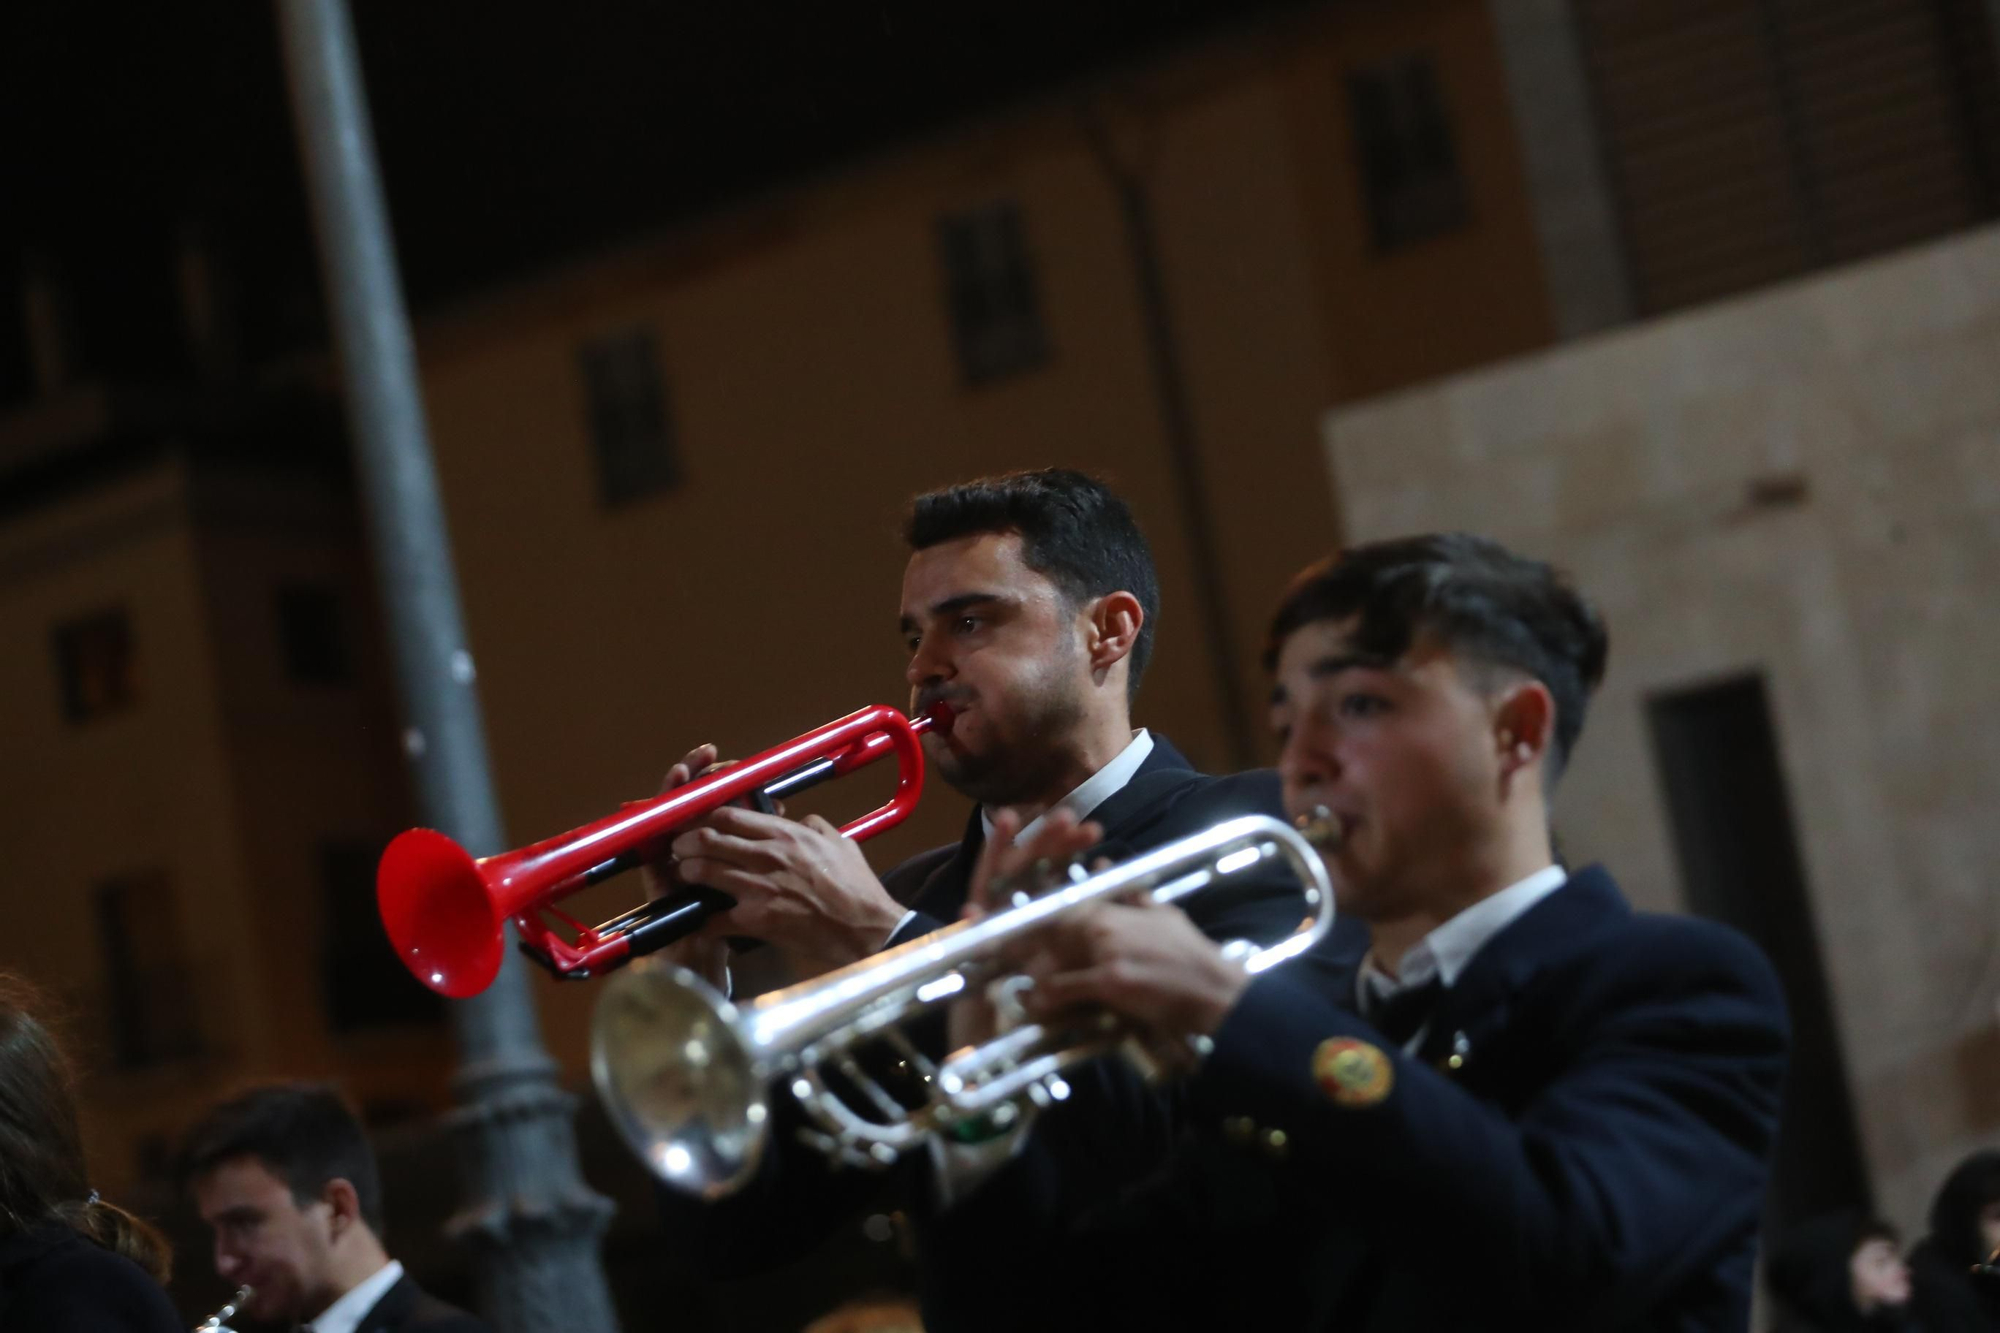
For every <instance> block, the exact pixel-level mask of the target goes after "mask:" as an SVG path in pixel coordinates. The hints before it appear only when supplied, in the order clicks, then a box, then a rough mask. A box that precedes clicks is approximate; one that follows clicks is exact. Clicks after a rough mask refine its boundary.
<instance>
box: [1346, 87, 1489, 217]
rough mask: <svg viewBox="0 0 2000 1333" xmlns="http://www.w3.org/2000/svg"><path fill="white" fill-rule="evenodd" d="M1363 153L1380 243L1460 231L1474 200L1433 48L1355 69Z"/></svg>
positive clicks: (1352, 104) (1351, 103) (1353, 102)
mask: <svg viewBox="0 0 2000 1333" xmlns="http://www.w3.org/2000/svg"><path fill="white" fill-rule="evenodd" d="M1347 100H1348V110H1349V112H1350V114H1351V116H1352V118H1353V124H1354V145H1355V153H1356V156H1357V157H1358V159H1359V160H1360V163H1361V184H1362V189H1363V193H1364V194H1365V195H1366V197H1367V203H1368V222H1369V228H1370V230H1371V232H1372V233H1373V235H1374V238H1375V248H1376V249H1378V250H1384V251H1387V250H1395V249H1398V248H1400V247H1402V246H1405V245H1412V244H1415V243H1416V242H1418V241H1423V240H1428V239H1430V238H1431V237H1433V236H1442V235H1444V234H1445V233H1447V232H1451V231H1456V230H1457V229H1458V228H1460V227H1462V226H1464V225H1465V224H1466V222H1467V221H1468V220H1469V219H1470V217H1471V213H1472V209H1471V201H1470V199H1469V197H1468V195H1467V192H1466V188H1465V178H1464V177H1463V176H1462V175H1461V174H1460V173H1459V167H1458V148H1457V146H1456V144H1455V143H1454V142H1453V139H1452V130H1451V120H1450V117H1449V116H1447V115H1446V113H1445V106H1444V97H1443V95H1442V94H1441V92H1440V91H1439V88H1438V79H1437V68H1436V66H1435V64H1434V63H1433V62H1432V61H1431V58H1430V57H1429V56H1424V55H1408V56H1402V57H1399V58H1398V59H1395V60H1390V61H1386V62H1384V63H1382V64H1380V65H1376V66H1374V67H1372V68H1369V69H1360V70H1354V71H1351V72H1350V73H1349V74H1348V76H1347Z"/></svg>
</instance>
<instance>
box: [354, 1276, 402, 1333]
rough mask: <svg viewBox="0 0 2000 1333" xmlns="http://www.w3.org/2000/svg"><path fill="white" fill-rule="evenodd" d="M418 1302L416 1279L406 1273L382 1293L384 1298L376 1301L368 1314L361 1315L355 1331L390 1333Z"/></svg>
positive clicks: (361, 1332) (359, 1332) (362, 1332)
mask: <svg viewBox="0 0 2000 1333" xmlns="http://www.w3.org/2000/svg"><path fill="white" fill-rule="evenodd" d="M416 1303H417V1283H416V1279H415V1278H413V1277H411V1276H410V1275H409V1274H408V1273H405V1274H404V1275H403V1276H401V1277H399V1278H397V1279H396V1285H395V1286H393V1287H391V1288H389V1290H387V1291H385V1292H383V1293H382V1299H381V1300H379V1301H377V1302H375V1304H374V1306H373V1307H372V1308H371V1309H370V1310H369V1311H368V1313H367V1314H365V1315H362V1316H361V1322H359V1323H358V1324H356V1325H355V1326H354V1333H389V1331H390V1330H392V1329H394V1328H395V1327H396V1326H397V1325H398V1324H400V1323H401V1322H402V1321H403V1319H404V1318H405V1317H406V1316H407V1315H408V1314H409V1313H410V1307H411V1306H413V1305H415V1304H416Z"/></svg>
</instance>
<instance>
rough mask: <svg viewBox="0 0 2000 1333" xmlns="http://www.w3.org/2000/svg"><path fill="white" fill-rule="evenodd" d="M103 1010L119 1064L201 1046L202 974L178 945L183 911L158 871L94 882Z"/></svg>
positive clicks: (142, 1063)
mask: <svg viewBox="0 0 2000 1333" xmlns="http://www.w3.org/2000/svg"><path fill="white" fill-rule="evenodd" d="M96 907H97V935H98V943H99V947H100V949H101V952H102V954H103V960H104V969H105V982H106V986H105V1009H106V1017H107V1018H108V1019H109V1024H110V1031H111V1048H112V1051H113V1053H114V1054H115V1055H116V1057H117V1060H118V1063H119V1064H120V1065H122V1066H124V1067H125V1068H127V1069H139V1068H144V1067H147V1066H150V1065H157V1064H163V1063H165V1062H167V1061H170V1060H181V1059H186V1058H188V1057H190V1056H194V1055H199V1054H200V1053H201V1051H202V1039H201V1025H200V1021H199V1016H198V1008H197V1004H196V1000H197V987H198V986H199V984H200V978H199V977H198V976H197V974H196V969H195V967H194V965H193V964H192V963H191V962H190V961H189V959H188V956H187V951H186V949H185V947H184V946H183V944H182V942H181V923H180V909H179V905H178V903H177V902H176V895H175V892H174V883H173V880H172V878H171V877H170V876H169V875H168V874H167V873H166V872H165V871H163V870H148V871H143V872H140V873H136V874H131V875H121V876H119V877H118V878H116V879H111V880H107V881H105V882H104V883H102V884H99V885H98V886H97V892H96Z"/></svg>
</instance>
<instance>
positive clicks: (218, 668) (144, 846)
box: [0, 461, 450, 1204]
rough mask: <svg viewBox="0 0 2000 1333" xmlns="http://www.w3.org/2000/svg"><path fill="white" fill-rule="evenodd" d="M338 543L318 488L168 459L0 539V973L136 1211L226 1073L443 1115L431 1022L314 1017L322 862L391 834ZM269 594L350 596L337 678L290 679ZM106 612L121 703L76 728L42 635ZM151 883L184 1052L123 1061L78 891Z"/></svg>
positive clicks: (88, 915) (366, 655)
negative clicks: (1, 850) (345, 656)
mask: <svg viewBox="0 0 2000 1333" xmlns="http://www.w3.org/2000/svg"><path fill="white" fill-rule="evenodd" d="M352 526H353V519H352V517H351V515H350V514H348V512H347V511H346V509H345V507H344V506H343V505H342V504H341V503H340V502H339V501H338V500H337V499H336V498H335V497H333V496H330V495H326V494H324V493H315V492H313V491H310V490H307V489H305V488H302V487H300V486H298V485H297V484H286V485H279V486H272V485H253V486H250V487H249V488H248V489H247V490H246V489H244V488H242V487H239V486H237V485H234V484H230V483H224V484H221V485H215V484H210V479H207V478H202V479H195V478H191V477H190V476H189V475H188V473H187V471H186V470H185V469H184V468H183V467H182V466H181V465H180V464H179V463H177V462H173V461H168V462H165V463H162V464H161V465H159V466H157V467H155V468H153V469H151V470H149V471H146V472H143V473H140V474H136V475H132V476H129V477H127V478H125V479H123V480H120V481H118V482H116V483H114V484H111V485H108V486H106V487H104V488H102V489H100V490H98V491H95V492H92V493H89V494H86V495H81V496H77V497H74V498H71V499H69V500H67V501H62V502H58V503H54V504H51V505H49V506H48V507H46V508H44V509H42V510H40V511H38V512H36V513H35V514H33V515H30V516H27V517H23V518H21V519H18V520H15V521H12V522H10V523H9V524H8V525H6V527H5V528H4V530H0V623H4V624H6V625H7V626H8V630H9V632H8V633H6V634H4V635H0V754H4V755H5V756H6V762H5V763H4V764H0V846H4V847H5V848H6V849H7V858H6V862H5V866H4V871H0V873H3V874H4V877H5V878H4V885H0V900H4V903H5V909H6V924H5V928H4V929H0V971H6V972H12V973H16V974H19V975H21V976H23V977H25V978H27V979H28V980H29V981H30V982H31V983H32V984H33V985H35V986H36V988H37V989H38V990H40V991H42V992H43V993H44V994H45V996H46V997H47V999H48V1000H49V1001H50V1002H51V1005H52V1014H53V1016H54V1017H55V1019H56V1020H57V1023H58V1026H59V1027H60V1029H61V1031H62V1033H63V1036H64V1038H65V1039H66V1042H67V1044H68V1046H69V1047H70V1050H71V1054H72V1057H73V1058H74V1060H75V1062H76V1065H77V1067H78V1069H79V1070H80V1072H81V1074H82V1079H83V1083H82V1102H83V1109H84V1115H85V1128H86V1133H87V1138H88V1146H89V1150H90V1154H91V1159H92V1172H93V1183H95V1184H97V1185H98V1186H99V1187H100V1188H102V1189H104V1190H105V1191H106V1192H107V1194H110V1195H112V1196H113V1197H125V1198H128V1199H130V1198H131V1197H132V1196H131V1195H130V1194H129V1193H128V1191H129V1190H130V1189H131V1188H132V1187H133V1186H134V1185H135V1184H136V1183H137V1177H138V1174H139V1162H140V1157H141V1154H142V1151H144V1145H145V1144H146V1143H147V1141H149V1140H151V1141H154V1142H155V1143H161V1144H170V1143H172V1142H173V1141H175V1140H176V1139H177V1138H178V1136H179V1135H180V1134H181V1133H182V1131H183V1130H184V1129H185V1128H186V1126H187V1125H188V1123H189V1122H190V1121H191V1120H192V1119H193V1118H194V1117H195V1116H196V1115H197V1114H199V1113H200V1111H201V1110H202V1109H203V1108H205V1107H206V1106H207V1105H208V1104H210V1103H211V1102H212V1101H214V1100H215V1099H216V1098H217V1097H218V1096H219V1095H221V1094H222V1093H223V1092H225V1091H226V1090H228V1089H229V1088H230V1087H231V1086H232V1085H234V1084H236V1083H239V1082H242V1081H247V1080H251V1079H258V1078H278V1077H337V1078H339V1079H340V1080H341V1081H342V1082H343V1084H344V1085H345V1086H346V1088H347V1089H348V1090H349V1092H350V1093H351V1094H352V1095H353V1096H354V1097H355V1098H356V1099H357V1100H359V1101H361V1102H363V1103H367V1102H370V1101H375V1100H378V1099H380V1100H391V1099H393V1100H398V1101H404V1102H409V1101H415V1102H417V1103H419V1104H423V1103H428V1104H430V1105H432V1106H437V1107H441V1106H442V1105H443V1104H444V1102H445V1099H446V1097H445V1079H446V1077H447V1075H448V1072H449V1068H450V1058H449V1051H450V1043H449V1037H448V1033H447V1031H446V1028H445V1025H444V1024H442V1023H438V1024H432V1025H427V1026H415V1027H406V1028H401V1029H393V1030H391V1029H383V1030H380V1031H375V1032H368V1033H362V1034H357V1035H352V1036H345V1037H342V1036H336V1035H334V1034H331V1033H330V1032H329V1031H328V1027H327V1020H326V1016H325V1013H324V1007H323V1003H322V991H321V986H320V975H321V974H320V965H319V959H320V948H321V943H322V929H323V924H322V923H323V913H322V909H323V903H324V891H323V888H322V884H321V879H320V868H319V863H318V859H317V853H318V849H319V845H320V843H321V842H322V841H324V840H326V839H329V838H355V839H368V838H378V839H379V838H386V837H387V836H388V835H389V834H391V833H393V832H394V831H395V830H396V829H397V828H399V827H401V826H402V825H403V824H404V823H406V822H407V820H408V815H407V813H406V806H407V802H406V800H405V798H404V792H403V782H402V775H401V771H400V762H399V757H398V754H397V750H396V746H395V742H394V738H393V735H392V730H393V722H392V717H393V714H392V713H391V711H390V709H389V707H388V701H387V685H386V681H384V680H383V679H382V670H381V667H380V665H379V663H380V652H379V649H378V648H377V647H375V646H374V645H372V644H371V643H370V642H369V641H368V639H367V634H366V631H367V628H368V623H369V620H370V613H369V610H368V605H367V593H366V572H365V569H364V567H363V565H362V561H361V557H360V548H359V545H358V538H357V535H356V534H355V533H354V532H353V530H352ZM288 579H289V580H309V581H314V582H319V583H324V584H329V585H332V586H336V587H338V588H340V590H341V592H342V595H343V596H344V597H346V598H347V600H348V603H349V606H350V609H351V611H352V612H353V614H352V616H351V617H350V628H351V629H352V630H354V631H356V634H355V638H354V640H353V642H352V643H351V648H352V650H353V652H354V654H355V657H356V659H357V661H358V662H359V664H360V665H361V669H362V670H361V677H362V678H361V680H360V681H359V682H358V683H357V684H355V685H352V686H331V687H317V688H308V687H301V686H299V685H298V684H296V683H294V682H291V681H289V680H287V679H285V675H284V666H283V662H282V656H281V653H280V650H279V638H278V630H277V625H276V613H275V603H274V597H275V592H276V588H277V586H278V584H279V583H281V582H283V581H286V580H288ZM114 607H118V608H123V609H124V610H125V611H126V613H127V614H128V616H129V619H130V624H131V629H132V637H133V642H134V647H135V659H136V667H135V671H134V675H135V678H136V681H137V691H136V696H137V697H136V701H135V702H134V703H133V705H132V706H131V707H130V708H128V709H126V710H124V711H121V712H117V713H113V714H108V715H106V716H103V717H100V718H96V719H92V720H90V721H87V722H84V723H82V724H75V723H71V722H69V721H68V720H66V719H65V717H64V715H63V708H62V697H61V684H60V678H59V672H58V669H57V664H56V656H55V652H54V648H53V644H52V634H53V630H54V627H55V626H56V625H57V624H59V623H62V622H64V621H67V620H71V619H73V618H75V617H77V616H80V615H85V614H89V613H92V612H96V611H99V610H105V609H110V608H114ZM152 872H161V873H163V874H164V875H165V877H166V880H167V883H168V886H169V888H168V891H169V892H170V893H171V895H172V897H173V900H174V903H175V909H176V910H175V911H174V912H173V914H172V915H173V918H174V921H175V924H176V926H177V933H178V935H179V942H180V946H181V961H183V962H184V963H185V964H186V965H187V966H188V971H187V974H186V976H187V987H188V989H190V990H191V991H192V1007H193V1011H194V1018H195V1022H196V1025H197V1028H198V1030H199V1033H200V1036H201V1040H202V1050H201V1053H200V1054H198V1055H196V1056H194V1057H192V1058H184V1059H172V1060H167V1061H163V1062H161V1063H158V1064H156V1065H153V1066H150V1067H147V1068H142V1069H123V1068H120V1067H119V1065H118V1063H117V1061H116V1059H115V1050H114V1047H113V1044H112V1033H111V1029H110V1026H109V1016H108V1012H107V1003H106V1002H107V1000H108V998H109V985H110V981H109V976H108V973H107V965H108V960H107V958H106V955H105V950H104V947H103V943H102V939H101V936H100V932H99V926H98V918H97V904H96V890H97V888H98V886H99V885H101V884H102V883H104V882H105V881H106V880H108V879H111V878H113V877H118V876H125V875H133V874H145V873H152ZM138 1202H139V1203H141V1204H150V1203H157V1202H158V1200H157V1199H148V1198H144V1197H141V1198H140V1199H139V1200H138Z"/></svg>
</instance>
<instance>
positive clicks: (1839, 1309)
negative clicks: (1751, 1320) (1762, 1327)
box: [1764, 1212, 1928, 1333]
mask: <svg viewBox="0 0 2000 1333" xmlns="http://www.w3.org/2000/svg"><path fill="white" fill-rule="evenodd" d="M1901 1250H1902V1246H1901V1243H1900V1241H1899V1240H1898V1239H1897V1236H1896V1229H1895V1228H1894V1227H1892V1226H1890V1225H1889V1224H1888V1223H1887V1222H1884V1221H1882V1220H1881V1219H1879V1218H1872V1217H1868V1216H1866V1215H1864V1214H1862V1213H1858V1212H1840V1213H1829V1214H1827V1215H1826V1216H1823V1217H1815V1218H1812V1219H1810V1220H1808V1221H1805V1222H1802V1223H1800V1224H1799V1225H1798V1226H1796V1227H1794V1228H1793V1229H1792V1230H1791V1231H1789V1232H1787V1233H1786V1234H1785V1236H1784V1237H1783V1238H1782V1239H1781V1240H1780V1241H1779V1242H1778V1243H1777V1244H1776V1245H1775V1246H1773V1247H1772V1250H1771V1253H1770V1254H1769V1255H1768V1256H1767V1257H1766V1259H1765V1261H1764V1278H1765V1281H1766V1283H1767V1284H1768V1285H1769V1287H1770V1290H1771V1294H1772V1295H1773V1296H1775V1297H1776V1298H1777V1299H1778V1301H1779V1304H1780V1306H1781V1310H1780V1314H1779V1317H1778V1320H1777V1322H1776V1324H1775V1326H1774V1327H1775V1328H1777V1329H1778V1330H1780V1333H1838V1331H1839V1330H1853V1329H1883V1330H1892V1329H1893V1330H1903V1331H1904V1333H1915V1331H1916V1330H1919V1329H1927V1328H1928V1326H1927V1325H1925V1324H1923V1323H1922V1322H1920V1321H1919V1320H1918V1319H1917V1317H1916V1316H1915V1314H1914V1312H1913V1310H1912V1306H1911V1301H1910V1269H1909V1266H1908V1265H1907V1264H1905V1263H1904V1262H1903V1256H1902V1253H1901Z"/></svg>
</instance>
